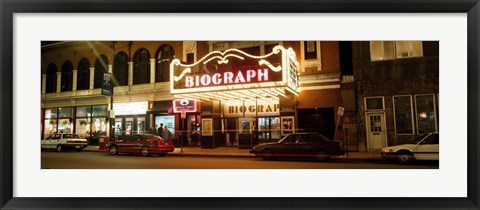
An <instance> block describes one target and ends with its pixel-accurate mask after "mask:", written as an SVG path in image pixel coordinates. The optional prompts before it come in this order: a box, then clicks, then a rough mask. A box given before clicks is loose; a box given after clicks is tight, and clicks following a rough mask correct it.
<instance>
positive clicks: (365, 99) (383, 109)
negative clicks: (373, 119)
mask: <svg viewBox="0 0 480 210" xmlns="http://www.w3.org/2000/svg"><path fill="white" fill-rule="evenodd" d="M371 98H382V109H368V107H367V99H371ZM363 104H364V106H365V108H364V110H365V111H366V112H369V111H385V96H366V97H363Z"/></svg>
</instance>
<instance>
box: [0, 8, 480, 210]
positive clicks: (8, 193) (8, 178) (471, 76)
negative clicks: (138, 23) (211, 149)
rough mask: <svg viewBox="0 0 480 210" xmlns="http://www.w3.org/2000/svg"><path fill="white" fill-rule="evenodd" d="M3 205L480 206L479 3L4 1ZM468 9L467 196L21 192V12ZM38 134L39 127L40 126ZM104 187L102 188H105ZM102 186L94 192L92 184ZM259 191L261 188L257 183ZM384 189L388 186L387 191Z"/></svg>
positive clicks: (0, 183)
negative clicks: (17, 80)
mask: <svg viewBox="0 0 480 210" xmlns="http://www.w3.org/2000/svg"><path fill="white" fill-rule="evenodd" d="M0 8H1V21H2V23H1V28H0V31H1V34H0V36H1V43H0V46H1V50H2V51H1V52H2V53H1V57H0V64H1V70H0V71H1V76H0V78H1V84H0V88H1V90H0V98H1V100H2V103H1V106H0V108H1V112H0V118H1V126H0V133H1V137H2V138H1V140H0V141H1V144H0V155H1V158H0V159H1V164H0V176H1V177H0V189H1V195H0V206H1V209H70V208H75V209H437V208H438V209H479V203H478V202H479V199H478V198H479V193H478V191H479V183H478V177H479V174H478V170H479V168H478V160H479V156H478V153H479V151H480V148H479V144H478V140H479V138H478V137H479V136H478V133H479V131H480V129H478V118H479V113H478V106H479V104H478V101H479V97H478V96H479V86H478V82H479V74H478V71H479V68H478V61H479V60H480V59H479V42H478V37H479V10H480V6H479V4H478V0H463V1H458V0H412V1H395V0H385V1H376V0H338V1H329V0H300V1H295V0H277V1H273V0H256V1H246V0H232V1H222V0H198V1H195V0H177V1H174V0H144V1H138V2H137V1H134V0H102V1H67V0H38V1H32V0H15V1H14V0H0ZM114 12H115V13H120V12H128V13H157V12H160V13H190V12H192V13H202V12H212V13H220V12H221V13H225V12H226V13H248V12H253V13H257V12H265V13H272V12H273V13H278V12H288V13H466V14H467V18H468V22H467V24H468V29H467V30H468V31H467V33H468V64H467V65H468V79H467V82H468V105H467V107H468V114H469V115H468V122H467V123H468V134H467V136H468V164H467V167H468V168H467V170H468V180H467V181H468V189H467V193H468V195H467V197H465V198H413V197H411V198H360V197H359V198H269V197H265V198H41V197H37V198H26V197H13V181H14V179H15V177H13V150H12V148H13V137H14V136H13V125H12V122H13V121H14V120H15V119H13V110H14V105H13V104H12V101H13V80H12V78H13V40H14V39H15V37H13V15H14V14H15V13H114ZM32 132H35V130H33V131H32ZM97 187H100V186H97ZM92 190H94V189H92ZM252 190H258V188H256V186H252ZM379 190H382V189H379Z"/></svg>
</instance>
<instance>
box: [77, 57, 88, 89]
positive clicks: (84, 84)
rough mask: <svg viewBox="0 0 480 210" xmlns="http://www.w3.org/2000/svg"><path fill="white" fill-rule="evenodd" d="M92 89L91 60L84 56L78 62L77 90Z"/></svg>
mask: <svg viewBox="0 0 480 210" xmlns="http://www.w3.org/2000/svg"><path fill="white" fill-rule="evenodd" d="M88 89H90V61H88V59H86V58H82V60H80V62H79V63H78V72H77V90H88Z"/></svg>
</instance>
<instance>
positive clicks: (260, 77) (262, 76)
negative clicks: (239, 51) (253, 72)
mask: <svg viewBox="0 0 480 210" xmlns="http://www.w3.org/2000/svg"><path fill="white" fill-rule="evenodd" d="M258 81H259V82H260V81H268V69H263V72H262V69H259V70H258Z"/></svg>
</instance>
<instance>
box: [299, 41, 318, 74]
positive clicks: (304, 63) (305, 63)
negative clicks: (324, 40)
mask: <svg viewBox="0 0 480 210" xmlns="http://www.w3.org/2000/svg"><path fill="white" fill-rule="evenodd" d="M308 41H315V42H316V43H315V46H316V48H317V59H308V60H306V59H305V44H306V42H308ZM308 41H300V59H301V62H300V71H301V72H305V69H306V68H310V67H317V71H321V70H322V45H321V41H320V40H308Z"/></svg>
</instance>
